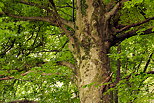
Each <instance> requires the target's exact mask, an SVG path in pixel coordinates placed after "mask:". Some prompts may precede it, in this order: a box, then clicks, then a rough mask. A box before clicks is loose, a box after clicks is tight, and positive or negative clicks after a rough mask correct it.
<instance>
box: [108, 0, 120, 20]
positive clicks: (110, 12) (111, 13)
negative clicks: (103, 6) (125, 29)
mask: <svg viewBox="0 0 154 103" xmlns="http://www.w3.org/2000/svg"><path fill="white" fill-rule="evenodd" d="M119 7H120V2H118V3H117V4H116V5H115V6H114V7H113V9H111V10H110V11H109V12H107V13H105V17H106V20H108V19H110V18H111V17H112V16H113V15H114V14H116V12H117V11H118V9H119Z"/></svg>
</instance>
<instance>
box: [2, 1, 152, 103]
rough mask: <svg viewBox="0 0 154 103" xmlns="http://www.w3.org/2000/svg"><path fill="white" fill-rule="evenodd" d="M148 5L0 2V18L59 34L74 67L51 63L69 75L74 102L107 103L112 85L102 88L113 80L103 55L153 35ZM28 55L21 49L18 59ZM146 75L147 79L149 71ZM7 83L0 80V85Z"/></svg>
mask: <svg viewBox="0 0 154 103" xmlns="http://www.w3.org/2000/svg"><path fill="white" fill-rule="evenodd" d="M153 3H154V1H151V0H131V1H129V0H119V1H116V0H43V1H42V0H1V2H0V7H1V10H0V11H1V12H0V14H1V17H6V18H7V17H11V19H10V21H13V22H18V21H29V22H30V23H34V22H35V21H40V22H41V23H40V24H38V25H34V26H35V27H34V26H30V27H29V28H33V27H34V29H33V31H39V32H42V30H43V29H44V28H43V26H49V25H51V26H54V27H56V28H57V29H59V30H60V31H61V33H60V34H61V35H66V36H67V38H68V40H66V42H65V43H64V45H62V48H63V46H65V45H66V44H67V43H68V47H69V50H70V51H71V53H72V55H73V57H74V63H70V62H68V61H57V62H56V63H57V65H63V66H67V67H69V68H71V69H72V72H73V73H74V77H73V79H74V82H75V83H76V85H77V88H78V90H79V98H80V102H81V103H112V99H113V98H112V93H106V92H107V91H108V90H109V89H110V88H112V87H114V86H115V85H116V82H115V83H111V84H107V83H108V82H110V81H111V77H112V75H113V72H112V70H111V68H110V59H109V55H108V54H109V53H110V48H111V47H113V46H117V45H119V44H120V43H121V42H122V41H124V40H125V39H127V38H130V37H132V36H135V35H153V33H154V29H153V26H154V22H153V20H154V17H153V15H154V5H152V4H153ZM6 18H5V19H6ZM3 19H4V18H3ZM8 21H9V20H8ZM6 22H7V21H6ZM44 22H45V23H46V24H44ZM23 23H24V22H23ZM16 25H18V26H17V27H18V28H17V32H18V33H19V34H20V32H21V31H22V29H23V28H22V27H21V24H20V23H19V24H16ZM42 25H43V26H42ZM8 29H9V28H8ZM33 31H31V32H32V33H33ZM49 31H50V30H49ZM51 31H54V30H51ZM51 35H58V33H57V34H56V33H55V34H51ZM32 38H33V37H32ZM47 38H48V39H50V37H47ZM43 40H44V39H43V35H36V40H34V43H32V46H31V47H29V48H28V49H27V50H29V51H30V50H32V49H34V48H37V47H38V46H43V45H44V41H43ZM27 41H28V37H27ZM53 41H54V40H53ZM14 42H16V41H15V39H10V44H9V43H8V44H9V45H10V47H8V48H5V49H4V51H2V52H1V54H0V56H1V57H3V56H4V55H5V54H7V52H9V51H10V50H11V48H12V47H13V46H14ZM23 43H24V41H23ZM11 44H12V46H11ZM19 46H20V43H19ZM35 52H37V49H35ZM42 52H43V51H42ZM46 52H58V50H55V49H53V50H50V51H46ZM30 53H31V52H27V51H25V50H24V48H23V49H22V51H21V52H20V53H18V54H19V55H20V54H24V55H29V54H30ZM151 56H152V55H151ZM150 58H151V57H150ZM40 63H42V64H44V62H42V61H41V62H39V63H36V64H38V65H40ZM19 71H20V70H19ZM29 72H30V71H26V73H29ZM145 72H147V71H146V69H145V71H144V73H145ZM26 73H25V74H22V75H26ZM147 73H149V74H153V72H152V71H151V72H147ZM44 75H45V74H44ZM13 78H14V77H5V78H3V79H2V78H1V80H5V79H13ZM128 78H129V77H128ZM104 93H105V94H104Z"/></svg>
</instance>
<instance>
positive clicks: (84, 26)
mask: <svg viewBox="0 0 154 103" xmlns="http://www.w3.org/2000/svg"><path fill="white" fill-rule="evenodd" d="M85 6H87V7H86V8H84V7H85ZM102 7H103V4H102V3H101V2H99V0H85V1H84V2H82V5H81V2H80V1H77V15H76V18H77V19H76V30H75V35H74V36H73V38H74V39H72V40H70V49H71V50H72V52H73V54H74V57H75V59H76V60H77V65H76V66H77V70H76V75H77V76H76V77H77V85H78V89H79V97H80V101H81V103H110V95H109V94H106V95H103V93H104V92H106V90H107V89H108V87H107V86H103V83H105V82H107V81H106V78H108V76H109V74H110V71H109V70H110V69H109V60H108V56H107V54H108V50H109V47H110V44H109V42H108V41H107V39H108V38H109V37H110V29H109V27H108V22H107V20H106V19H105V15H104V11H103V8H102ZM83 8H84V9H83ZM84 10H85V11H84Z"/></svg>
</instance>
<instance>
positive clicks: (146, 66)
mask: <svg viewBox="0 0 154 103" xmlns="http://www.w3.org/2000/svg"><path fill="white" fill-rule="evenodd" d="M152 55H153V53H151V54H150V56H149V59H148V61H147V62H146V64H145V67H144V70H143V73H145V72H146V70H147V68H148V65H149V63H150V60H151V58H152Z"/></svg>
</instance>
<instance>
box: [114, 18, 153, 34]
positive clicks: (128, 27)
mask: <svg viewBox="0 0 154 103" xmlns="http://www.w3.org/2000/svg"><path fill="white" fill-rule="evenodd" d="M150 20H154V17H151V18H148V19H146V20H144V21H142V22H139V23H134V24H131V25H127V26H125V27H123V28H122V29H120V30H118V31H117V32H116V33H121V32H123V31H126V30H128V29H130V28H131V27H136V26H139V25H142V24H144V23H147V22H149V21H150Z"/></svg>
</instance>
